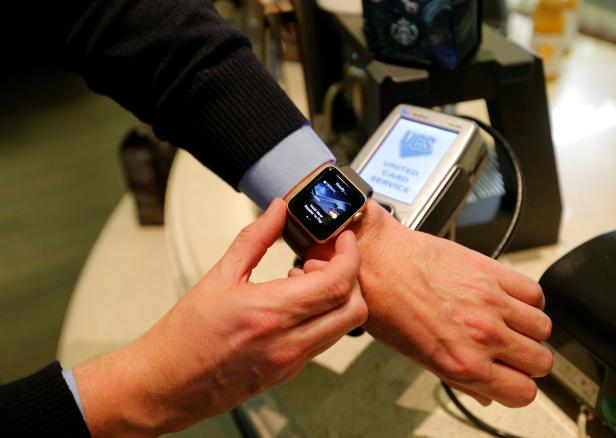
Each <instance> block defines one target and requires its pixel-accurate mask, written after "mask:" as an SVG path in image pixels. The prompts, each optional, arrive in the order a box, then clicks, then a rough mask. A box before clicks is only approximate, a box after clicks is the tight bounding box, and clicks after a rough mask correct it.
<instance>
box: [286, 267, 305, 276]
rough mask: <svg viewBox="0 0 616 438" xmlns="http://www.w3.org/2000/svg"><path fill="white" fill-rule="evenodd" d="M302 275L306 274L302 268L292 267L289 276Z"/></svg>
mask: <svg viewBox="0 0 616 438" xmlns="http://www.w3.org/2000/svg"><path fill="white" fill-rule="evenodd" d="M300 275H304V270H303V269H301V268H292V269H290V270H289V273H288V277H298V276H300Z"/></svg>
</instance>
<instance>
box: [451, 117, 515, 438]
mask: <svg viewBox="0 0 616 438" xmlns="http://www.w3.org/2000/svg"><path fill="white" fill-rule="evenodd" d="M459 117H462V118H464V119H467V120H470V121H473V122H475V123H476V124H477V125H478V126H479V127H480V128H481V129H483V130H484V131H486V132H487V133H488V134H490V135H491V136H492V138H493V139H494V143H495V147H497V148H498V147H500V148H501V149H502V150H503V151H504V152H505V153H506V154H507V156H508V158H509V160H510V161H511V165H512V167H513V171H514V174H515V180H516V199H515V208H514V210H513V214H512V215H511V221H510V222H509V226H508V227H507V230H506V231H505V234H504V235H503V238H502V239H501V241H500V243H499V244H498V245H497V246H496V248H495V249H494V251H493V252H492V254H491V256H490V257H492V258H493V259H495V260H496V259H498V257H500V255H501V254H502V253H503V252H504V251H505V249H507V246H508V245H509V243H510V242H511V238H512V237H513V233H514V232H515V230H516V228H517V226H518V222H519V219H520V214H521V213H522V207H523V205H524V195H525V193H524V191H525V187H524V176H523V174H522V167H521V165H520V161H519V160H518V157H517V155H516V154H515V151H514V150H513V148H512V147H511V145H510V144H509V142H508V141H507V139H506V138H505V137H503V135H502V134H501V133H500V132H498V131H497V130H496V129H494V128H492V127H491V126H490V125H488V124H486V123H484V122H482V121H481V120H477V119H476V118H474V117H470V116H459ZM441 384H442V385H443V388H445V392H446V393H447V395H448V396H449V398H450V399H451V401H452V402H453V403H454V404H455V405H456V407H457V408H458V409H459V410H460V411H461V412H462V413H463V414H464V415H465V416H466V418H468V419H469V420H470V421H471V422H472V423H473V424H475V426H477V427H478V428H479V429H481V430H483V431H484V432H487V433H489V434H490V435H493V436H496V437H502V438H521V437H519V436H518V435H513V434H510V433H508V432H505V431H503V430H500V429H497V428H496V427H494V426H491V425H489V424H488V423H486V422H484V421H483V420H481V419H479V418H478V417H476V416H475V415H474V414H473V413H472V412H470V411H469V410H468V409H467V408H466V406H464V405H463V404H462V402H461V401H460V399H458V397H457V396H456V394H455V393H454V392H453V390H452V389H451V387H450V386H449V385H448V384H446V383H445V382H443V381H441Z"/></svg>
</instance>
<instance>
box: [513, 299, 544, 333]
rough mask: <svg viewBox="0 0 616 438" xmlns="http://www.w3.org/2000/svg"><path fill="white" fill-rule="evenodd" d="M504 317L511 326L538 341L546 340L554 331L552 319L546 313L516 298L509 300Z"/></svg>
mask: <svg viewBox="0 0 616 438" xmlns="http://www.w3.org/2000/svg"><path fill="white" fill-rule="evenodd" d="M504 319H505V323H506V324H507V326H509V328H511V329H512V330H515V331H517V332H518V333H521V334H523V335H526V336H530V337H531V338H532V339H534V340H536V341H545V340H546V339H548V338H549V337H550V334H551V332H552V320H550V318H549V317H548V316H547V315H546V314H545V313H543V312H542V311H541V310H539V309H537V308H536V307H533V306H530V305H528V304H526V303H523V302H522V301H519V300H517V299H515V298H511V299H508V300H507V309H506V310H505V315H504Z"/></svg>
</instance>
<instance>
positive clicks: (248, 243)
mask: <svg viewBox="0 0 616 438" xmlns="http://www.w3.org/2000/svg"><path fill="white" fill-rule="evenodd" d="M285 221H286V207H285V203H284V201H283V200H282V199H274V200H273V201H272V203H271V204H270V206H269V207H268V209H267V210H266V211H265V213H263V214H262V215H261V216H260V217H259V218H258V219H257V220H255V221H254V222H253V223H251V224H250V225H248V226H246V227H244V228H243V229H242V231H240V233H239V234H238V235H237V237H236V238H235V240H234V241H233V243H231V246H229V248H228V249H227V252H226V253H225V255H224V256H223V257H222V259H221V260H220V261H219V262H218V263H217V264H216V269H218V273H219V275H220V277H221V278H222V279H223V280H224V281H228V282H229V283H231V284H235V283H238V282H240V283H243V282H246V281H248V278H249V277H250V273H251V272H252V270H253V269H254V268H255V266H257V264H258V263H259V261H260V260H261V258H263V255H265V252H266V251H267V249H268V248H269V247H270V246H272V245H273V243H274V242H275V241H276V240H277V239H278V238H279V237H280V235H281V234H282V231H283V229H284V225H285Z"/></svg>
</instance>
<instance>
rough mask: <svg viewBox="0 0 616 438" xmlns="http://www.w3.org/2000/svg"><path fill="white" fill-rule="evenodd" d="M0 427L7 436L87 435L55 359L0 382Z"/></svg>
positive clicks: (83, 422)
mask: <svg viewBox="0 0 616 438" xmlns="http://www.w3.org/2000/svg"><path fill="white" fill-rule="evenodd" d="M0 431H1V432H2V433H5V432H8V433H9V435H10V436H70V437H89V436H90V433H89V431H88V427H87V426H86V423H85V421H84V419H83V417H82V416H81V412H79V408H78V407H77V404H76V403H75V399H74V398H73V394H72V393H71V391H70V389H69V388H68V386H67V384H66V381H65V380H64V378H63V377H62V368H61V367H60V364H59V363H58V362H57V361H56V362H53V363H52V364H50V365H48V366H47V367H45V368H43V369H42V370H40V371H38V372H36V373H34V374H32V375H30V376H28V377H25V378H23V379H20V380H16V381H14V382H11V383H8V384H6V385H2V386H0Z"/></svg>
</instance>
